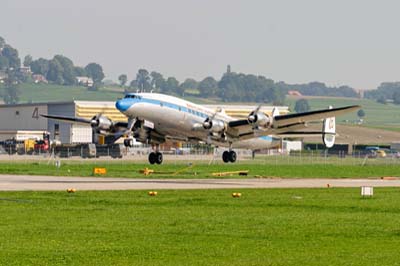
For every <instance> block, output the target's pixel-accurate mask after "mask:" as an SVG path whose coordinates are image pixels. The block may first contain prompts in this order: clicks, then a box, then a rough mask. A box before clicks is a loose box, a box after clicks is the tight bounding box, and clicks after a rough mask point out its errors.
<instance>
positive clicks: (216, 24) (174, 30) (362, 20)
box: [0, 0, 400, 89]
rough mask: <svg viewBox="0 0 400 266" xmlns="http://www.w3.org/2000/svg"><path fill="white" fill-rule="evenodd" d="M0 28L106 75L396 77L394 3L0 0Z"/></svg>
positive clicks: (362, 83) (10, 37) (399, 37)
mask: <svg viewBox="0 0 400 266" xmlns="http://www.w3.org/2000/svg"><path fill="white" fill-rule="evenodd" d="M0 10H1V12H0V13H1V15H0V36H2V37H3V38H5V39H6V41H7V42H8V43H10V44H11V45H12V46H14V47H15V48H17V49H18V50H19V52H20V55H21V58H23V56H25V55H26V54H31V55H32V56H33V57H34V58H35V59H36V58H38V57H44V58H51V57H52V56H53V55H55V54H63V55H65V56H67V57H69V58H71V59H72V60H73V61H74V63H75V64H77V65H82V66H84V65H86V64H87V63H89V62H92V61H95V62H98V63H100V64H101V65H102V66H103V68H104V71H105V73H106V76H107V78H112V79H114V80H116V78H117V76H118V75H119V74H121V73H126V74H128V78H129V79H132V78H134V75H135V74H136V72H137V70H138V69H139V68H143V67H144V68H146V69H148V70H149V71H151V70H156V71H159V72H161V73H163V74H164V76H166V77H167V76H169V75H171V76H175V77H177V78H178V79H179V80H180V81H183V79H184V78H186V77H193V78H196V79H198V80H200V79H202V78H204V77H206V76H208V75H211V76H214V77H215V78H217V79H219V78H220V77H221V75H222V73H223V72H225V70H226V65H227V64H230V65H231V66H232V70H233V71H236V72H243V73H253V74H261V75H265V76H267V77H269V78H272V79H274V80H276V81H279V80H283V81H285V82H288V83H304V82H310V81H322V82H326V83H327V84H328V85H335V86H337V85H346V84H347V85H350V86H353V87H355V88H357V89H373V88H375V87H376V86H377V85H378V84H379V83H380V82H382V81H395V80H400V72H399V70H400V34H399V32H398V26H399V25H400V16H399V10H400V1H389V0H381V1H370V0H359V1H358V0H335V1H325V0H301V1H299V0H292V1H290V0H279V1H278V0H277V1H272V0H259V1H257V0H247V1H245V0H242V1H235V0H158V1H156V0H146V1H143V0H142V1H137V0H113V1H109V0H108V1H106V0H79V1H78V0H68V1H60V0H35V1H32V0H2V1H1V9H0Z"/></svg>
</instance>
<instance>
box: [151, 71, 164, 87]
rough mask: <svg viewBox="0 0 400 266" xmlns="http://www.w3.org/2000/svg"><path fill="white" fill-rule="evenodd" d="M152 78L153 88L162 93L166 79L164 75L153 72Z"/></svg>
mask: <svg viewBox="0 0 400 266" xmlns="http://www.w3.org/2000/svg"><path fill="white" fill-rule="evenodd" d="M150 76H151V82H150V84H151V87H152V88H153V89H155V90H156V91H161V88H163V87H165V82H166V81H165V79H164V77H163V75H162V74H160V73H158V72H156V71H152V72H151V73H150Z"/></svg>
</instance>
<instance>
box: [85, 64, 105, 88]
mask: <svg viewBox="0 0 400 266" xmlns="http://www.w3.org/2000/svg"><path fill="white" fill-rule="evenodd" d="M85 71H86V73H87V75H88V76H89V77H91V78H92V79H93V81H94V83H95V84H99V83H101V81H102V80H103V79H104V72H103V68H102V67H101V65H99V64H97V63H90V64H88V65H87V66H86V67H85Z"/></svg>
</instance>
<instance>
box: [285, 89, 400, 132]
mask: <svg viewBox="0 0 400 266" xmlns="http://www.w3.org/2000/svg"><path fill="white" fill-rule="evenodd" d="M296 100H297V99H294V98H290V97H288V98H287V99H286V104H288V105H289V106H290V108H291V110H294V106H295V102H296ZM307 101H308V103H309V104H310V106H311V109H312V110H317V109H324V108H326V107H327V106H329V105H332V106H334V107H341V106H347V105H361V106H362V109H363V110H364V111H365V117H364V123H363V126H367V127H379V128H381V129H388V130H395V131H397V130H400V106H399V105H394V104H380V103H377V102H376V101H373V100H369V99H356V98H348V99H346V98H340V99H336V98H329V97H327V98H312V99H307ZM357 119H358V117H357V112H353V113H350V114H347V115H343V116H340V117H338V119H337V122H338V123H345V122H344V121H345V120H349V121H355V120H357Z"/></svg>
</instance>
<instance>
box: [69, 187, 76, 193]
mask: <svg viewBox="0 0 400 266" xmlns="http://www.w3.org/2000/svg"><path fill="white" fill-rule="evenodd" d="M67 192H68V193H75V192H76V189H75V188H68V189H67Z"/></svg>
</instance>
